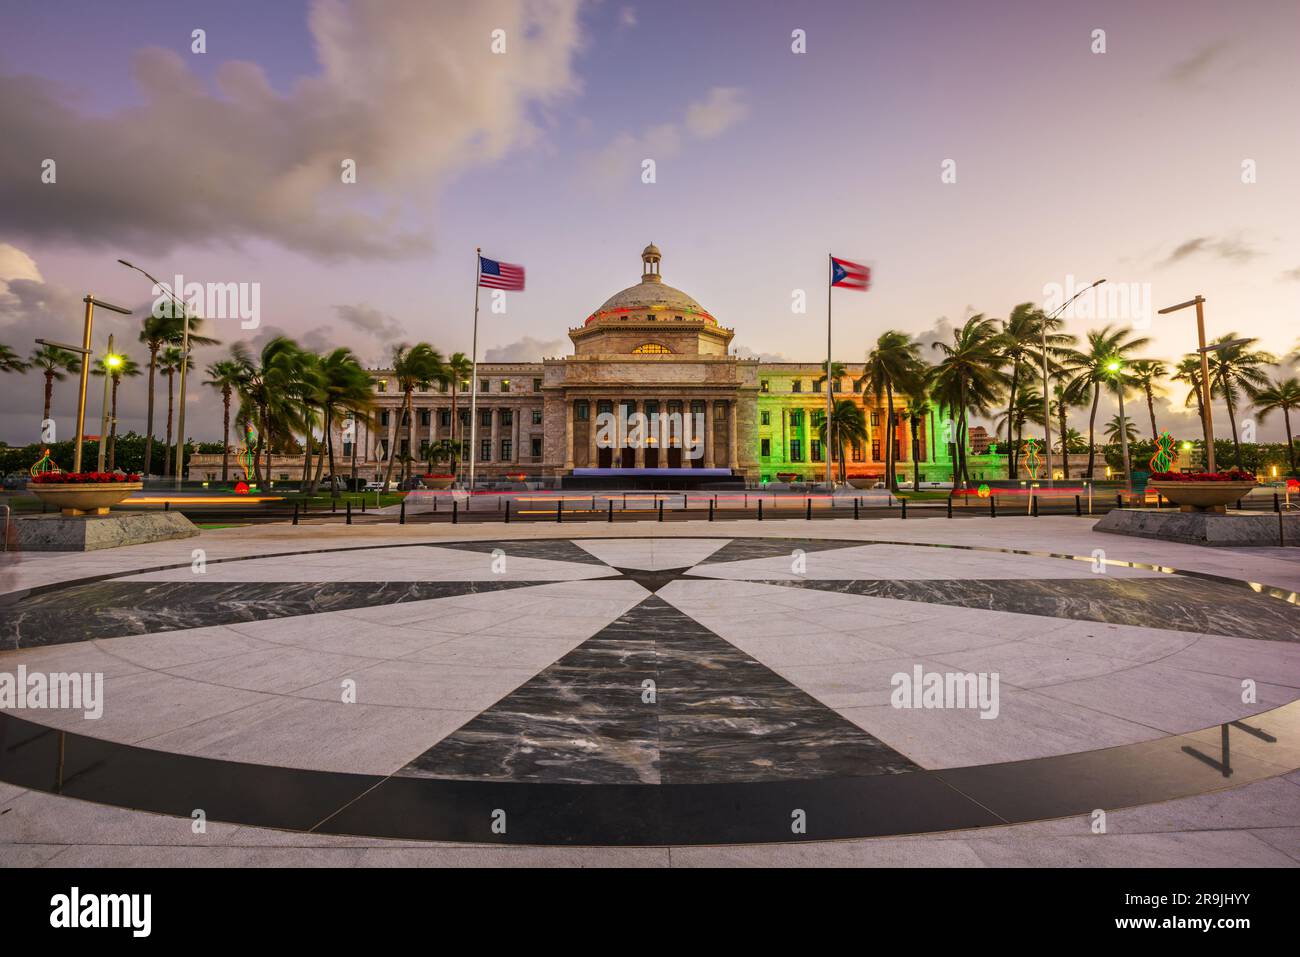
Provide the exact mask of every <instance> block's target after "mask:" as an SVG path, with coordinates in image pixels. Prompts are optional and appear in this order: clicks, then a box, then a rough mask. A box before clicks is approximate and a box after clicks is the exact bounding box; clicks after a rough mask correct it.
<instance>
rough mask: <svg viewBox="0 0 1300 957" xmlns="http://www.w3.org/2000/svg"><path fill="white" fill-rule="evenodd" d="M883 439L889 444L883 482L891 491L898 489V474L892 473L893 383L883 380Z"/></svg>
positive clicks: (895, 432)
mask: <svg viewBox="0 0 1300 957" xmlns="http://www.w3.org/2000/svg"><path fill="white" fill-rule="evenodd" d="M885 402H886V406H885V432H886V435H885V439H886V441H887V442H889V445H888V446H887V447H886V449H885V484H886V485H888V486H889V490H890V491H891V492H897V491H898V476H897V475H895V474H894V444H895V442H896V439H895V436H896V434H897V426H895V425H894V384H893V383H892V382H890V381H889V380H888V379H886V380H885Z"/></svg>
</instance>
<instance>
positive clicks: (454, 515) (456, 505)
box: [451, 498, 460, 525]
mask: <svg viewBox="0 0 1300 957" xmlns="http://www.w3.org/2000/svg"><path fill="white" fill-rule="evenodd" d="M459 523H460V502H458V501H456V500H455V499H454V498H453V499H452V500H451V524H453V525H458V524H459Z"/></svg>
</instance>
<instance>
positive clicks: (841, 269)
mask: <svg viewBox="0 0 1300 957" xmlns="http://www.w3.org/2000/svg"><path fill="white" fill-rule="evenodd" d="M831 285H832V286H839V287H840V288H842V289H862V290H864V291H865V290H867V289H870V288H871V267H870V266H861V265H859V264H858V263H851V262H849V261H848V260H847V259H836V258H835V257H834V256H832V257H831Z"/></svg>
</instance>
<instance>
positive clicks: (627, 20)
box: [618, 7, 637, 30]
mask: <svg viewBox="0 0 1300 957" xmlns="http://www.w3.org/2000/svg"><path fill="white" fill-rule="evenodd" d="M636 24H637V19H636V10H634V9H632V7H624V8H623V9H621V10H620V11H619V12H618V25H619V28H620V29H622V30H630V29H632V28H633V27H634V26H636Z"/></svg>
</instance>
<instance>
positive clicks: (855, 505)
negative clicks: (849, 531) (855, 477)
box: [853, 498, 858, 522]
mask: <svg viewBox="0 0 1300 957" xmlns="http://www.w3.org/2000/svg"><path fill="white" fill-rule="evenodd" d="M857 520H858V500H857V499H856V498H855V499H854V500H853V521H855V522H856V521H857Z"/></svg>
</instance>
